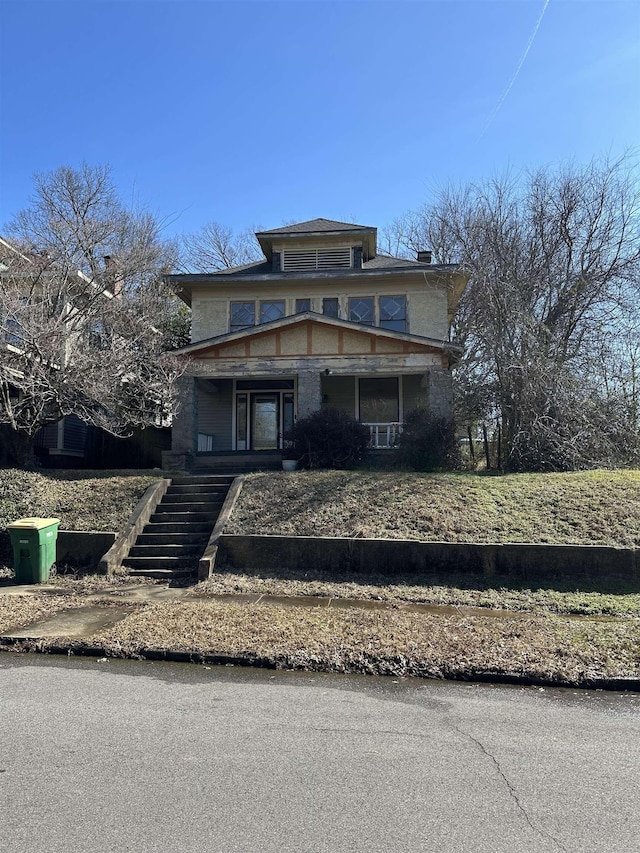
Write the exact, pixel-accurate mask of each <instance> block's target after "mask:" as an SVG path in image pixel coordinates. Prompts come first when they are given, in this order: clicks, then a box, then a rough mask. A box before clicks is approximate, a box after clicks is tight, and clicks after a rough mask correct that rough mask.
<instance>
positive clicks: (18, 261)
mask: <svg viewBox="0 0 640 853" xmlns="http://www.w3.org/2000/svg"><path fill="white" fill-rule="evenodd" d="M43 257H44V256H42V255H40V256H39V255H38V254H37V253H29V252H28V251H24V250H23V251H21V250H19V249H18V248H16V247H15V246H13V245H12V244H11V243H9V242H7V241H6V240H4V239H2V238H0V286H2V285H3V284H4V285H5V286H4V291H3V293H0V348H3V350H4V351H3V352H0V392H2V393H0V407H1V406H3V405H5V406H6V403H4V404H3V403H2V402H1V400H2V397H3V396H4V395H5V394H6V398H7V402H8V406H9V407H11V406H13V405H17V404H19V403H20V400H21V394H22V393H23V392H22V391H21V390H20V387H21V379H24V376H25V374H24V372H23V371H22V370H21V369H20V365H21V364H24V363H25V362H24V359H25V358H26V357H27V356H25V345H24V342H25V334H26V332H25V329H24V328H23V327H22V326H21V323H20V321H19V318H18V317H17V316H16V313H18V311H17V307H18V306H19V305H22V306H24V305H25V304H32V303H31V301H32V300H33V304H36V303H37V302H38V299H39V298H40V296H41V294H42V284H44V285H45V286H46V282H47V281H48V280H50V275H51V274H50V272H49V271H48V269H47V263H44V262H43ZM109 260H110V259H109V258H105V264H107V262H108V261H109ZM7 282H11V285H12V286H11V288H9V287H8V285H7ZM74 284H75V285H77V287H78V291H79V292H80V293H84V294H86V292H87V287H89V288H91V290H92V291H93V292H95V293H97V295H98V298H99V300H100V301H102V300H103V299H113V298H115V296H117V293H118V288H117V285H118V281H117V279H115V278H114V286H113V288H112V289H110V290H106V289H104V288H102V287H100V288H98V287H97V286H94V285H93V284H92V282H91V280H90V279H89V278H88V277H87V276H86V275H84V274H83V273H82V272H81V271H80V270H77V271H75V272H74V273H73V274H72V275H71V276H69V285H70V288H69V289H70V290H72V289H73V285H74ZM16 285H17V287H16ZM14 288H15V290H14ZM9 290H11V291H13V292H12V294H9ZM16 291H17V296H16ZM12 309H14V310H15V313H14V311H13V310H12ZM59 312H60V315H61V316H64V315H72V314H73V312H74V304H73V299H72V298H71V297H69V296H68V295H67V296H65V297H64V298H61V299H60V305H59ZM97 313H98V317H97V319H96V321H95V323H94V324H93V326H92V328H91V329H90V332H89V334H90V339H91V344H92V346H95V349H96V357H99V351H100V346H101V334H102V329H101V322H100V319H99V312H97ZM69 325H70V327H72V324H69ZM76 340H77V335H76V339H75V340H74V337H73V333H71V332H70V333H69V334H68V335H66V336H65V338H64V341H63V343H62V346H61V347H60V355H59V359H57V363H58V364H65V363H67V359H68V355H69V351H70V350H71V349H72V348H73V347H74V343H75V342H76ZM32 351H33V350H32ZM50 367H51V369H52V370H56V369H57V367H56V364H54V363H51V365H50ZM27 398H28V395H27ZM22 399H25V398H22ZM2 414H3V413H2V412H1V411H0V464H6V462H7V461H10V460H11V454H10V453H9V455H8V457H6V455H5V453H3V450H6V447H5V445H6V446H8V447H10V445H11V432H12V431H11V427H10V426H9V424H8V423H6V421H7V420H8V418H7V417H2V416H1V415H2ZM3 422H4V423H3ZM164 426H166V425H164ZM168 433H169V430H168V429H163V428H160V425H158V428H154V427H149V428H148V429H147V430H136V431H135V433H134V435H133V436H132V437H131V438H128V439H119V438H115V437H114V436H111V435H109V434H108V433H106V432H104V431H103V430H101V429H99V428H97V427H94V426H89V425H87V424H86V423H84V422H83V421H82V420H81V419H80V418H78V417H77V416H76V415H73V414H71V415H67V416H66V417H63V418H62V419H60V420H59V421H57V422H56V423H48V424H46V425H45V426H43V427H41V428H40V429H39V430H38V431H37V432H36V433H35V436H34V438H33V451H34V453H35V455H36V456H37V457H38V458H39V459H40V461H41V463H42V464H43V465H45V466H47V467H86V466H92V467H105V466H109V465H111V466H116V467H138V466H142V465H149V466H151V465H158V464H160V460H161V451H162V450H163V449H166V448H167V447H168Z"/></svg>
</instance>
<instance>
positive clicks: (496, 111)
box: [480, 0, 549, 139]
mask: <svg viewBox="0 0 640 853" xmlns="http://www.w3.org/2000/svg"><path fill="white" fill-rule="evenodd" d="M548 5H549V0H544V6H543V7H542V12H540V15H539V16H538V20H537V21H536V25H535V27H534V28H533V32H532V33H531V35H530V36H529V41H528V42H527V46H526V47H525V49H524V53H523V54H522V56H521V57H520V62H519V63H518V67H517V68H516V70H515V71H514V72H513V77H512V78H511V80H509V85H508V86H507V88H506V89H505V90H504V93H503V95H502V97H501V98H500V100H499V101H498V103H497V104H496V106H495V108H494V110H493V112H492V113H491V115H490V116H489V118H488V119H487V123H486V124H485V126H484V128H483V129H482V133H481V134H480V139H482V137H483V136H484V135H485V133H486V132H487V130H488V129H489V125H490V124H491V122H492V121H493V120H494V118H495V117H496V116H497V115H498V112H499V111H500V107H501V106H502V105H503V104H504V102H505V101H506V99H507V95H508V94H509V92H510V91H511V89H512V88H513V84H514V83H515V82H516V78H517V76H518V74H519V73H520V69H521V68H522V66H523V65H524V61H525V59H526V58H527V55H528V54H529V51H530V50H531V45H532V44H533V40H534V39H535V37H536V35H537V33H538V30H539V29H540V24H541V23H542V19H543V17H544V13H545V12H546V11H547V6H548Z"/></svg>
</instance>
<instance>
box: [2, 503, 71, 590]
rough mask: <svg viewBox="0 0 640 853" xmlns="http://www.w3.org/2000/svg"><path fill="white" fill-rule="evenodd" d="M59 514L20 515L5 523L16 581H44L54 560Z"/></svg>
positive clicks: (46, 579) (47, 577) (47, 578)
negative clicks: (35, 516)
mask: <svg viewBox="0 0 640 853" xmlns="http://www.w3.org/2000/svg"><path fill="white" fill-rule="evenodd" d="M59 525H60V519H59V518H20V519H19V520H18V521H14V522H13V523H12V524H8V525H7V530H8V531H9V536H10V537H11V545H12V547H13V567H14V569H15V572H16V583H46V582H47V581H48V580H49V571H50V569H51V566H52V565H53V564H54V563H55V561H56V541H57V539H58V527H59Z"/></svg>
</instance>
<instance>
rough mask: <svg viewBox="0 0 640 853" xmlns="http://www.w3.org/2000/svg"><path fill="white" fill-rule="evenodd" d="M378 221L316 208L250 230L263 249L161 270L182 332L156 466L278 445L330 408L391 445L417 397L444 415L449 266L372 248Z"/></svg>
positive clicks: (457, 287)
mask: <svg viewBox="0 0 640 853" xmlns="http://www.w3.org/2000/svg"><path fill="white" fill-rule="evenodd" d="M376 236H377V232H376V228H372V227H368V226H364V225H354V224H351V223H347V222H334V221H331V220H327V219H314V220H311V221H309V222H300V223H298V224H296V225H289V226H286V227H283V228H276V229H273V230H271V231H261V232H258V233H256V238H257V240H258V242H259V244H260V247H261V249H262V251H263V253H264V259H263V260H261V261H257V262H255V263H251V264H247V265H245V266H241V267H236V268H233V269H225V270H221V271H217V272H211V273H206V272H205V273H200V274H195V275H194V274H189V275H172V276H169V277H168V281H169V283H170V284H171V286H172V287H173V288H174V289H175V291H176V292H177V293H178V294H179V296H180V297H181V298H182V299H183V300H184V301H185V302H186V303H187V304H188V305H190V306H191V309H192V342H191V344H190V345H188V346H185V347H183V348H182V349H180V350H178V352H179V353H182V354H184V355H185V356H188V357H189V366H188V369H187V372H186V374H185V376H184V377H183V378H182V380H181V382H182V387H181V392H180V397H181V400H180V403H181V404H180V409H179V411H178V412H177V413H176V415H175V417H174V421H173V438H172V453H171V454H169V455H167V458H166V460H165V462H166V464H167V465H171V466H177V467H181V466H183V465H186V466H187V467H191V466H196V467H197V466H199V465H200V466H208V465H211V464H215V461H216V460H215V457H219V456H221V455H222V454H238V455H240V454H242V455H246V454H248V453H255V454H266V453H268V452H274V451H279V450H282V448H283V447H284V444H285V442H286V436H287V433H288V430H289V429H290V428H291V426H292V424H293V422H294V421H295V419H296V418H299V417H304V416H305V415H308V414H309V413H311V412H313V411H315V410H317V409H319V408H320V407H321V406H334V407H337V408H339V409H343V410H345V411H346V412H349V413H350V414H351V415H353V416H354V417H356V418H357V419H359V420H360V421H362V422H363V423H365V424H368V425H369V429H370V432H371V444H372V447H379V448H387V447H390V446H393V444H394V442H395V440H396V437H397V435H398V432H399V430H400V429H401V427H402V422H403V419H404V416H405V414H406V413H407V412H408V411H410V410H411V409H415V408H417V407H419V406H421V407H429V408H430V409H431V410H433V411H434V412H437V413H438V414H439V415H442V416H445V417H451V414H452V389H451V373H450V369H451V365H452V364H453V363H455V360H456V358H457V357H458V356H459V350H458V348H457V347H456V346H454V345H453V344H451V343H450V342H449V341H448V333H449V327H450V324H451V319H452V317H453V314H454V312H455V310H456V306H457V304H458V300H459V298H460V296H461V294H462V292H463V290H464V287H465V285H466V281H467V277H466V275H465V273H464V272H463V271H462V270H461V269H460V268H459V267H458V266H455V265H437V264H432V263H431V255H430V253H429V252H426V251H425V252H420V253H418V257H417V259H416V260H406V259H403V258H394V257H389V256H386V255H380V254H378V251H377V245H376Z"/></svg>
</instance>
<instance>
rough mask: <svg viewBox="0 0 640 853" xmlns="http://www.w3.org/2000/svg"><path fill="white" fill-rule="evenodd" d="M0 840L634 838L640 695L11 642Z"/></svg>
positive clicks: (348, 844) (412, 843) (510, 841)
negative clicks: (33, 651)
mask: <svg viewBox="0 0 640 853" xmlns="http://www.w3.org/2000/svg"><path fill="white" fill-rule="evenodd" d="M0 792H1V797H0V850H1V851H2V852H3V853H27V851H28V853H44V851H46V853H74V851H83V853H84V851H87V853H89V851H91V853H103V851H104V853H107V851H108V853H118V851H136V853H146V851H171V852H173V851H177V853H182V852H183V851H185V853H186V851H189V853H191V852H192V851H193V853H196V851H198V852H199V851H207V853H215V851H220V853H227V851H259V852H260V853H268V852H269V851H278V852H279V853H284V851H287V853H288V851H296V853H298V851H314V853H315V851H327V853H341V851H367V853H369V852H370V851H381V853H382V851H385V853H387V851H473V853H481V851H492V853H499V851H505V852H506V851H509V853H513V851H518V853H520V851H557V850H561V851H563V850H564V851H607V853H613V851H629V850H634V849H638V839H639V838H640V695H637V694H612V693H605V692H589V691H578V690H550V689H540V688H506V687H493V686H487V685H475V684H453V683H441V682H426V681H417V680H407V681H400V682H398V681H394V680H391V679H383V678H368V677H350V676H346V677H341V676H330V675H317V674H295V673H274V672H269V671H260V670H250V669H238V668H215V667H214V668H206V667H202V666H196V665H188V664H164V663H149V662H137V661H113V660H109V661H106V660H102V661H96V660H95V659H66V658H59V657H50V658H49V657H44V656H35V655H31V656H26V655H13V654H7V653H4V654H2V655H0Z"/></svg>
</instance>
